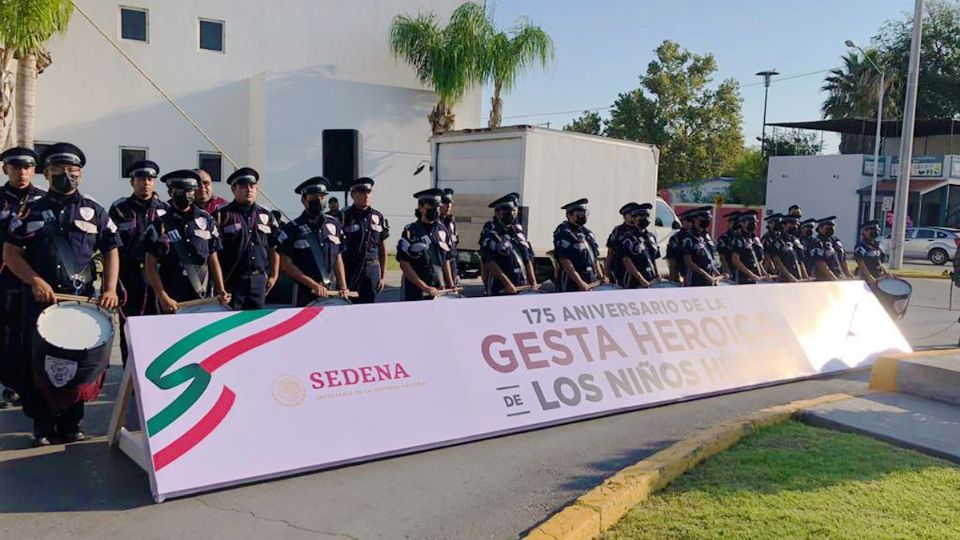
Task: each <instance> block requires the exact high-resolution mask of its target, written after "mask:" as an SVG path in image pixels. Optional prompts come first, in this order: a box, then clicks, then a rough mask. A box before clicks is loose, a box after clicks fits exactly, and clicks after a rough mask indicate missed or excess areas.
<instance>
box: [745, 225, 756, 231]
mask: <svg viewBox="0 0 960 540" xmlns="http://www.w3.org/2000/svg"><path fill="white" fill-rule="evenodd" d="M745 227H746V229H747V232H755V231H756V230H757V224H756V223H747V224H746V225H745Z"/></svg>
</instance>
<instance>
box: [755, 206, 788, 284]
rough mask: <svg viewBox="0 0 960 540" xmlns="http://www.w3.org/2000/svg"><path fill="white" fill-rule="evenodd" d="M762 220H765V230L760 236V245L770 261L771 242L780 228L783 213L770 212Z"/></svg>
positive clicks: (771, 256)
mask: <svg viewBox="0 0 960 540" xmlns="http://www.w3.org/2000/svg"><path fill="white" fill-rule="evenodd" d="M764 220H765V221H766V222H767V232H765V233H763V236H761V237H760V246H761V247H762V248H763V253H764V255H766V256H767V258H768V259H769V260H771V261H772V260H773V252H774V249H773V242H774V240H776V238H777V236H778V235H779V234H780V231H781V229H782V224H783V214H781V213H779V212H778V213H774V214H770V215H769V216H767V217H766V218H764ZM768 270H769V268H768Z"/></svg>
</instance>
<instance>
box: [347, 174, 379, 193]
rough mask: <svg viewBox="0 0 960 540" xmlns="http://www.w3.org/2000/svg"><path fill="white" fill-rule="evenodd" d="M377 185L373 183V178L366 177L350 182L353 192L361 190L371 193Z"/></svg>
mask: <svg viewBox="0 0 960 540" xmlns="http://www.w3.org/2000/svg"><path fill="white" fill-rule="evenodd" d="M375 183H376V182H374V181H373V178H368V177H366V176H363V177H360V178H357V179H356V180H354V181H352V182H350V190H351V191H353V190H354V189H361V190H367V191H369V190H371V189H373V185H374V184H375Z"/></svg>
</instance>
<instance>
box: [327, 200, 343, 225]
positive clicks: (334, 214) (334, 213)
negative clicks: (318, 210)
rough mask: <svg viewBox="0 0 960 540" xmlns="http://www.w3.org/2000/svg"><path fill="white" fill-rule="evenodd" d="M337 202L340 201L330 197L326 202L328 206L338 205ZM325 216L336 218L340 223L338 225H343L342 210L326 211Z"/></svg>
mask: <svg viewBox="0 0 960 540" xmlns="http://www.w3.org/2000/svg"><path fill="white" fill-rule="evenodd" d="M339 202H340V201H339V200H337V198H336V197H330V200H329V201H327V204H328V205H329V204H333V203H339ZM326 214H327V215H328V216H330V217H332V218H337V219H338V220H339V221H340V223H343V219H344V218H343V210H341V209H340V208H337V209H336V210H332V209H331V210H327V212H326Z"/></svg>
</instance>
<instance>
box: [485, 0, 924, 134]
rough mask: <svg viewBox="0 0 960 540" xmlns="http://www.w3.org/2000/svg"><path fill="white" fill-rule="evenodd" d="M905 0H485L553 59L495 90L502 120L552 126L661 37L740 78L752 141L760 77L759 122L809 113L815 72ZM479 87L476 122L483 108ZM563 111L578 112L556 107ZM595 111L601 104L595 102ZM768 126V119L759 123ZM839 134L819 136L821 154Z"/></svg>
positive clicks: (608, 92) (610, 92)
mask: <svg viewBox="0 0 960 540" xmlns="http://www.w3.org/2000/svg"><path fill="white" fill-rule="evenodd" d="M913 4H914V2H913V0H794V1H790V2H788V1H784V0H766V1H761V0H720V1H718V0H698V1H693V0H666V1H664V0H487V6H488V7H490V8H492V9H493V13H494V20H495V21H496V23H497V24H498V25H499V26H500V27H502V28H509V27H511V26H513V25H514V24H515V22H516V21H517V20H518V19H519V18H521V17H529V18H530V19H531V21H532V22H533V23H535V24H538V25H540V26H541V27H542V28H543V29H544V30H546V31H547V33H548V34H550V36H551V37H552V38H553V40H554V46H555V48H556V51H555V58H554V61H553V63H552V64H551V65H550V66H549V67H548V68H546V69H542V68H535V69H534V70H532V71H531V72H529V73H528V74H527V75H525V76H524V77H523V79H522V80H521V81H520V83H519V84H518V85H517V87H516V88H515V89H514V91H513V92H512V93H510V94H508V95H507V96H505V98H504V117H505V118H504V121H503V124H504V125H511V124H544V123H546V122H549V123H550V127H552V128H558V129H559V128H561V127H563V125H565V124H567V123H568V122H569V121H570V120H572V119H573V118H576V117H577V116H579V115H580V112H581V111H583V110H585V109H594V108H600V107H609V106H610V105H611V104H612V103H613V101H614V100H615V99H616V97H617V94H618V93H620V92H624V91H627V90H631V89H634V88H636V87H637V86H638V85H639V80H638V77H639V75H640V74H641V73H643V72H645V71H646V68H647V64H649V62H650V61H651V60H652V59H653V51H654V49H656V47H657V46H658V45H659V44H660V43H661V42H663V40H665V39H669V40H672V41H675V42H677V43H679V44H680V45H681V46H682V47H684V48H686V49H689V50H691V51H693V52H695V53H698V54H706V53H711V54H713V55H714V57H715V58H716V61H717V67H718V70H717V72H716V73H715V75H714V82H715V83H719V82H720V81H721V80H724V79H728V78H733V79H736V80H738V81H740V84H741V95H742V97H743V132H744V138H745V141H746V142H747V144H748V145H749V144H754V145H756V142H755V141H756V139H757V138H759V137H760V131H761V127H762V124H763V93H764V92H763V91H764V88H763V84H762V78H761V77H757V76H756V75H754V74H755V73H756V72H758V71H762V70H766V69H776V70H777V71H779V72H780V73H781V74H782V75H781V76H780V78H781V79H784V80H782V81H781V82H777V78H774V82H773V83H772V84H771V85H770V95H769V101H768V108H767V123H768V124H769V123H772V122H790V121H803V120H817V119H819V118H820V104H821V103H822V102H823V100H824V98H825V97H826V94H823V93H821V92H820V86H821V85H822V84H823V77H824V76H825V73H815V74H812V75H807V76H800V77H795V78H790V79H787V78H788V77H793V76H796V75H805V74H809V73H812V72H819V71H823V70H829V69H831V68H834V67H837V66H839V65H840V62H841V60H840V59H841V57H842V56H843V55H844V54H845V53H846V52H847V48H846V46H845V45H844V41H845V40H847V39H852V40H854V41H855V42H856V43H858V44H860V45H861V46H863V47H864V48H866V47H867V45H868V44H869V43H870V41H871V39H872V38H873V37H874V36H875V35H876V34H877V33H878V31H879V29H880V28H881V27H882V26H883V24H884V23H885V22H886V21H887V20H890V19H900V18H902V17H903V16H904V14H905V13H912V10H913ZM489 95H490V90H489V88H488V89H486V90H485V92H484V99H483V102H482V106H483V115H482V116H483V122H484V125H485V124H486V120H487V116H488V115H489V103H490V99H489ZM563 111H578V112H574V113H565V114H546V113H558V112H563ZM599 112H600V113H601V115H605V113H606V111H599ZM767 131H768V134H769V133H770V128H768V130H767ZM838 141H839V139H838V138H837V137H833V136H830V135H825V137H824V143H825V153H836V147H837V144H838Z"/></svg>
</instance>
